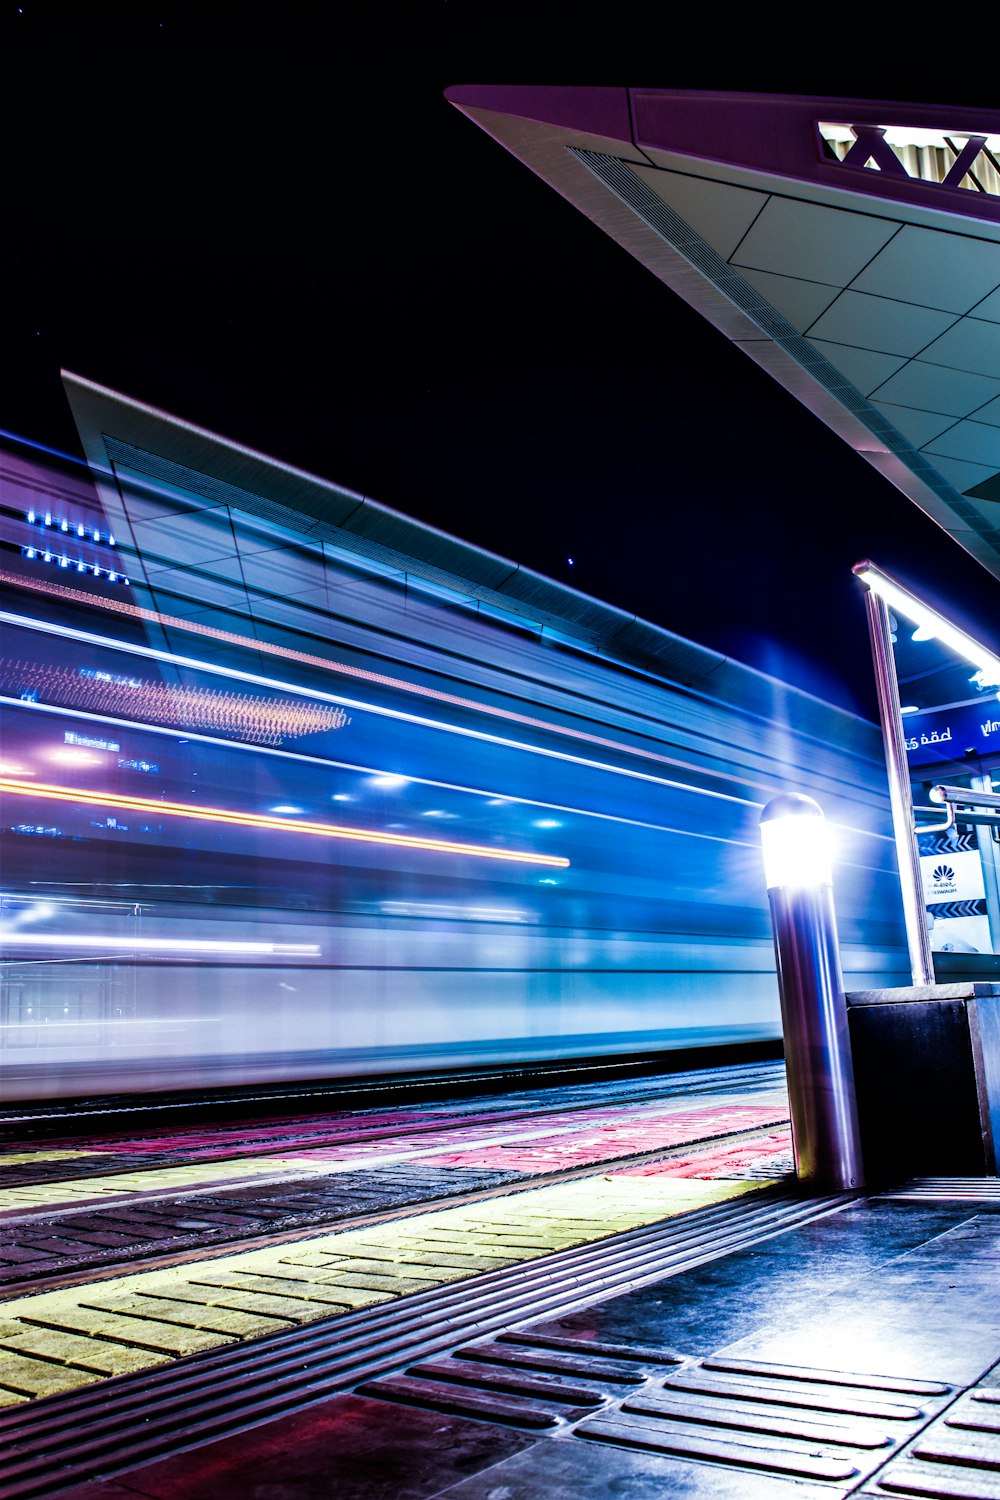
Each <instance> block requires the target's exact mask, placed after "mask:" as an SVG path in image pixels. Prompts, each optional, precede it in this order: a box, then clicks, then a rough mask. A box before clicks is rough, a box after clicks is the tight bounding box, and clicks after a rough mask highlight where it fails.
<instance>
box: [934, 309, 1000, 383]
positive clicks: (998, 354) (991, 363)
mask: <svg viewBox="0 0 1000 1500" xmlns="http://www.w3.org/2000/svg"><path fill="white" fill-rule="evenodd" d="M924 358H925V359H927V360H930V361H932V362H933V363H934V364H937V365H948V366H949V367H950V368H952V369H956V370H971V371H973V372H974V373H976V374H978V375H997V374H1000V324H998V323H983V322H981V321H980V320H979V319H978V318H962V319H961V321H960V322H958V323H956V324H955V326H954V327H953V328H949V329H948V331H947V332H946V333H943V334H942V335H941V337H940V338H939V339H935V341H934V343H933V344H930V345H929V346H928V347H927V348H926V349H925V350H924Z"/></svg>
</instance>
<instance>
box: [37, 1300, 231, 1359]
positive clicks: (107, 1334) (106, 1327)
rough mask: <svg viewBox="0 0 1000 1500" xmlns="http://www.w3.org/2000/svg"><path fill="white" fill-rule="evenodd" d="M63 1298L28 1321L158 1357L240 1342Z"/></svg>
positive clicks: (220, 1335) (189, 1352) (195, 1351)
mask: <svg viewBox="0 0 1000 1500" xmlns="http://www.w3.org/2000/svg"><path fill="white" fill-rule="evenodd" d="M60 1296H61V1298H62V1299H63V1302H64V1305H63V1306H61V1307H59V1308H53V1307H52V1306H51V1304H50V1302H49V1301H48V1300H47V1301H46V1306H45V1309H44V1313H43V1312H42V1310H41V1309H39V1310H38V1312H37V1313H36V1314H35V1315H34V1316H33V1317H30V1318H29V1317H25V1319H24V1321H25V1322H26V1323H27V1322H29V1321H30V1322H32V1323H34V1324H35V1325H36V1326H38V1327H42V1328H59V1329H64V1330H65V1331H66V1332H67V1333H85V1334H90V1335H91V1336H92V1337H94V1338H101V1339H107V1340H108V1341H109V1342H111V1343H114V1344H124V1345H126V1347H128V1348H131V1349H149V1350H150V1351H151V1352H152V1353H154V1354H172V1355H174V1356H175V1357H177V1358H179V1357H180V1356H181V1355H182V1354H197V1353H199V1352H200V1351H201V1350H202V1349H216V1348H218V1346H219V1345H220V1344H235V1343H236V1342H237V1340H236V1339H235V1338H233V1337H231V1336H230V1335H228V1334H225V1335H224V1334H218V1333H206V1332H203V1331H201V1330H199V1329H196V1328H181V1327H178V1326H175V1325H172V1324H170V1323H159V1322H157V1321H156V1320H155V1319H153V1318H142V1319H139V1318H129V1317H123V1316H121V1315H120V1314H115V1313H113V1312H98V1311H96V1310H94V1309H91V1308H88V1307H82V1306H80V1305H74V1304H73V1302H72V1301H71V1300H70V1294H60ZM33 1300H34V1299H33Z"/></svg>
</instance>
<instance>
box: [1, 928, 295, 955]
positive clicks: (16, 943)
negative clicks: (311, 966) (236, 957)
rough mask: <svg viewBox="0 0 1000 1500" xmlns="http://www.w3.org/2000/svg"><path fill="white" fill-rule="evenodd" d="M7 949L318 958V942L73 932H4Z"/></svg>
mask: <svg viewBox="0 0 1000 1500" xmlns="http://www.w3.org/2000/svg"><path fill="white" fill-rule="evenodd" d="M0 944H2V945H3V946H4V947H5V948H101V949H104V948H113V949H118V950H120V951H122V952H125V953H237V954H239V953H243V954H247V955H253V954H261V955H264V956H270V957H279V958H285V957H287V958H316V957H318V955H319V951H320V950H319V946H318V944H316V943H238V942H228V941H226V940H224V939H222V938H204V939H202V938H132V937H124V936H119V937H110V936H93V935H92V934H90V933H85V934H81V935H80V936H79V937H78V936H76V935H75V934H72V933H62V932H58V933H36V934H35V936H34V937H32V936H31V935H30V934H28V933H17V934H8V933H3V932H0Z"/></svg>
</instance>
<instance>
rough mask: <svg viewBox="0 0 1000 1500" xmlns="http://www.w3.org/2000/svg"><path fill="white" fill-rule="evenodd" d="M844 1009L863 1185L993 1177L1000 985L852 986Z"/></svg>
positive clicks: (999, 1127)
mask: <svg viewBox="0 0 1000 1500" xmlns="http://www.w3.org/2000/svg"><path fill="white" fill-rule="evenodd" d="M847 1015H848V1023H849V1026H850V1035H851V1049H852V1052H853V1055H854V1078H855V1087H856V1090H857V1102H858V1119H859V1124H860V1129H861V1141H862V1150H863V1151H864V1157H865V1165H866V1168H867V1172H868V1180H869V1182H872V1183H876V1182H889V1181H897V1180H899V1179H900V1178H903V1177H913V1176H918V1177H928V1176H934V1177H940V1176H948V1177H965V1176H973V1177H982V1176H987V1177H995V1176H997V1162H998V1158H1000V984H995V983H989V982H969V983H964V984H932V985H921V986H914V987H912V988H909V989H892V990H854V991H849V992H848V994H847Z"/></svg>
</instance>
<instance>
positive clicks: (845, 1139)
mask: <svg viewBox="0 0 1000 1500" xmlns="http://www.w3.org/2000/svg"><path fill="white" fill-rule="evenodd" d="M760 836H761V844H762V845H763V852H764V875H765V878H766V880H767V899H768V902H769V903H770V907H771V925H772V929H773V932H774V952H775V957H776V959H777V963H778V991H779V994H780V996H781V1023H782V1028H783V1031H784V1036H785V1071H786V1073H787V1075H788V1102H789V1107H790V1110H791V1116H792V1142H793V1146H794V1150H795V1170H796V1172H797V1174H798V1176H799V1179H800V1181H802V1182H804V1183H806V1184H808V1186H810V1187H815V1188H828V1189H838V1190H843V1189H847V1188H854V1187H860V1186H861V1184H862V1183H863V1181H864V1168H863V1166H862V1161H861V1139H860V1133H859V1130H858V1112H857V1104H856V1101H855V1095H854V1067H853V1064H852V1061H851V1043H850V1037H849V1034H848V1029H847V1001H846V999H845V998H844V981H843V978H842V975H841V971H840V952H839V949H838V946H837V919H836V916H835V914H834V909H833V876H832V873H831V849H830V832H829V829H828V827H827V824H826V820H825V819H824V817H823V812H822V809H821V808H820V806H819V804H818V803H816V802H814V801H813V799H812V798H811V797H803V796H801V795H799V794H797V793H786V794H784V795H782V796H780V797H775V798H774V799H773V800H772V801H771V802H769V803H768V804H767V806H766V807H765V809H764V811H763V813H762V814H761V819H760Z"/></svg>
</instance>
